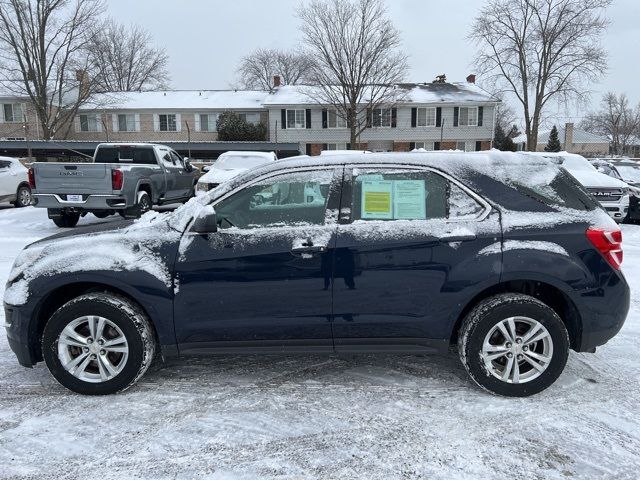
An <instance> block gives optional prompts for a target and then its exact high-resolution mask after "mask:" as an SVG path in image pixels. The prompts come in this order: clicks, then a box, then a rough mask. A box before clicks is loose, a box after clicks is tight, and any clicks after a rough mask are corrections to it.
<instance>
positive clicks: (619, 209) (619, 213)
mask: <svg viewBox="0 0 640 480" xmlns="http://www.w3.org/2000/svg"><path fill="white" fill-rule="evenodd" d="M600 205H602V207H603V208H604V209H605V210H606V212H607V213H608V214H609V216H610V217H611V218H613V219H614V220H615V221H616V222H618V223H620V222H622V221H623V220H624V219H625V217H626V216H627V213H628V212H629V196H628V195H627V196H624V197H622V199H621V200H620V201H619V202H600Z"/></svg>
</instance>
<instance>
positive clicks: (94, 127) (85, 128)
mask: <svg viewBox="0 0 640 480" xmlns="http://www.w3.org/2000/svg"><path fill="white" fill-rule="evenodd" d="M80 131H81V132H97V131H98V117H97V116H96V115H80Z"/></svg>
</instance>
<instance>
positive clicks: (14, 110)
mask: <svg viewBox="0 0 640 480" xmlns="http://www.w3.org/2000/svg"><path fill="white" fill-rule="evenodd" d="M2 112H3V114H4V121H5V122H14V123H17V122H22V121H23V120H24V116H23V112H22V104H21V103H5V104H3V105H2Z"/></svg>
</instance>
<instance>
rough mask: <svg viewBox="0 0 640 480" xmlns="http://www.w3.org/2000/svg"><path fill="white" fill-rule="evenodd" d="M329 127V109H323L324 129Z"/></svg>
mask: <svg viewBox="0 0 640 480" xmlns="http://www.w3.org/2000/svg"><path fill="white" fill-rule="evenodd" d="M328 126H329V123H328V121H327V109H326V108H323V109H322V128H327V127H328Z"/></svg>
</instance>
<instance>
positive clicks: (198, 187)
mask: <svg viewBox="0 0 640 480" xmlns="http://www.w3.org/2000/svg"><path fill="white" fill-rule="evenodd" d="M196 190H197V191H198V192H208V191H209V184H208V183H203V182H198V184H197V185H196Z"/></svg>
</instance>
